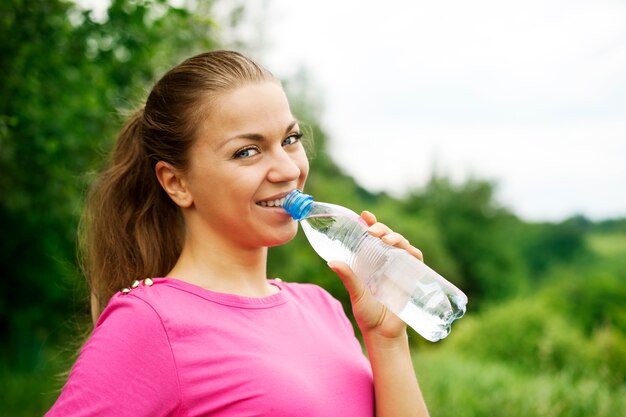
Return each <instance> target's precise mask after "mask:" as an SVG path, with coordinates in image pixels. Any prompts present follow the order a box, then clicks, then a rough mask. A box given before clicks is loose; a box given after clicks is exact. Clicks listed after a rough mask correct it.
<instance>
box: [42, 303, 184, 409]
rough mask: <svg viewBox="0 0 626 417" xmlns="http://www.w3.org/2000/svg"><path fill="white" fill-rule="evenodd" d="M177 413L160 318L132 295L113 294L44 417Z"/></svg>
mask: <svg viewBox="0 0 626 417" xmlns="http://www.w3.org/2000/svg"><path fill="white" fill-rule="evenodd" d="M182 414H183V413H182V405H181V391H180V386H179V380H178V374H177V369H176V364H175V360H174V357H173V354H172V349H171V346H170V343H169V339H168V335H167V333H166V330H165V329H164V327H163V324H162V322H161V318H160V317H159V315H158V314H157V312H155V311H154V310H153V308H152V307H151V306H150V305H148V304H147V303H146V302H144V301H143V300H141V299H139V298H137V297H135V296H133V295H132V294H128V295H122V294H118V295H115V296H114V297H113V298H112V300H111V302H110V303H109V306H108V307H107V309H106V310H105V312H104V313H103V315H102V316H101V317H100V319H99V320H98V323H97V325H96V328H95V329H94V332H93V334H92V336H91V337H90V339H89V341H88V342H87V343H86V344H85V346H84V347H83V348H82V350H81V352H80V356H79V358H78V360H77V361H76V363H75V364H74V366H73V368H72V370H71V372H70V375H69V378H68V381H67V383H66V385H65V387H64V388H63V390H62V392H61V395H60V396H59V398H58V399H57V401H56V403H55V404H54V406H53V407H52V409H51V410H50V411H49V412H48V413H47V414H46V417H56V416H64V417H74V416H119V417H123V416H133V417H140V416H178V415H182Z"/></svg>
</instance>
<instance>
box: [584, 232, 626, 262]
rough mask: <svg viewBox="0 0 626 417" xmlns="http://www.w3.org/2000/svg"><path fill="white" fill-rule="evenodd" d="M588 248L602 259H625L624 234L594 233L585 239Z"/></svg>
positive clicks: (625, 235)
mask: <svg viewBox="0 0 626 417" xmlns="http://www.w3.org/2000/svg"><path fill="white" fill-rule="evenodd" d="M587 243H588V245H589V248H590V249H591V250H592V251H593V252H595V253H597V254H599V255H601V256H604V257H607V258H616V257H619V258H621V259H622V260H623V259H624V258H626V233H617V232H613V233H594V234H591V235H590V236H589V237H588V238H587Z"/></svg>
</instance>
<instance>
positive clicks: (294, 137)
mask: <svg viewBox="0 0 626 417" xmlns="http://www.w3.org/2000/svg"><path fill="white" fill-rule="evenodd" d="M300 139H302V133H294V134H292V135H289V136H287V137H286V138H285V139H283V143H282V145H283V146H288V145H293V144H294V143H296V142H298V141H299V140H300Z"/></svg>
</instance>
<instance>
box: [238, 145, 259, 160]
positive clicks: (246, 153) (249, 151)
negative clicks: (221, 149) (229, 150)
mask: <svg viewBox="0 0 626 417" xmlns="http://www.w3.org/2000/svg"><path fill="white" fill-rule="evenodd" d="M258 153H259V150H258V149H257V148H255V147H250V148H243V149H240V150H238V151H237V152H235V154H234V155H233V158H234V159H245V158H250V157H252V156H254V155H256V154H258Z"/></svg>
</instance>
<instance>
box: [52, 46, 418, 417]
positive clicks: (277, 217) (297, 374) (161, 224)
mask: <svg viewBox="0 0 626 417" xmlns="http://www.w3.org/2000/svg"><path fill="white" fill-rule="evenodd" d="M301 136H302V134H301V133H300V128H299V126H298V122H297V121H296V120H295V119H294V117H293V115H292V114H291V111H290V108H289V104H288V102H287V99H286V97H285V94H284V92H283V90H282V88H281V86H280V83H279V82H278V81H277V80H276V79H274V77H273V76H272V75H271V74H270V73H269V72H268V71H267V70H265V69H264V68H262V67H260V66H259V65H257V64H256V63H254V62H253V61H251V60H249V59H248V58H246V57H244V56H242V55H240V54H238V53H236V52H229V51H215V52H210V53H205V54H201V55H198V56H195V57H192V58H190V59H188V60H187V61H185V62H183V63H182V64H180V65H178V66H177V67H175V68H173V69H172V70H170V71H169V72H168V73H167V74H165V76H164V77H163V78H162V79H161V80H160V81H159V82H158V83H157V84H156V85H155V86H154V88H153V90H152V91H151V93H150V95H149V96H148V99H147V101H146V103H145V106H144V107H143V108H142V109H140V110H139V111H137V112H136V113H135V114H134V115H133V116H132V117H131V118H130V120H129V121H128V122H127V123H126V125H125V126H124V128H123V129H122V131H121V133H120V135H119V137H118V139H117V142H116V145H115V148H114V150H113V155H112V161H111V164H110V166H109V167H108V169H107V170H106V171H105V172H103V174H102V175H101V177H100V179H99V180H98V181H97V182H96V183H95V185H94V188H93V190H92V192H91V193H90V195H89V199H88V205H87V209H86V213H85V216H84V219H83V230H84V240H83V252H84V254H85V266H86V275H87V277H88V279H89V283H90V287H91V290H92V313H93V319H94V322H95V328H94V331H93V333H92V335H91V337H90V338H89V340H88V341H87V343H86V344H85V346H84V347H83V349H82V350H81V353H80V356H79V358H78V360H77V362H76V363H75V365H74V367H73V368H72V371H71V373H70V376H69V379H68V381H67V383H66V385H65V387H64V388H63V391H62V392H61V395H60V397H59V399H58V400H57V402H56V403H55V405H54V406H53V407H52V409H51V410H50V411H49V413H48V414H47V415H48V416H61V415H62V416H83V415H84V416H87V415H89V416H91V415H93V416H96V415H97V416H105V415H114V416H134V417H137V416H209V415H210V416H342V417H347V416H350V417H356V416H372V415H376V416H377V417H381V416H393V417H398V416H404V415H407V416H408V415H410V416H425V415H427V411H426V406H425V404H424V401H423V398H422V395H421V393H420V390H419V387H418V384H417V381H416V378H415V375H414V372H413V367H412V364H411V358H410V355H409V347H408V340H407V335H406V329H405V325H404V324H403V322H402V321H401V320H399V319H398V318H397V317H395V316H394V315H393V314H390V313H389V312H388V311H387V310H386V309H385V308H384V307H383V306H382V305H381V304H379V303H378V302H377V301H375V300H374V299H373V298H372V297H371V295H370V294H369V292H367V291H366V290H365V288H364V287H363V285H362V284H361V283H360V282H359V280H358V279H357V278H356V277H355V276H354V274H353V273H352V271H351V270H350V268H349V267H348V266H347V265H346V264H343V263H341V262H333V263H331V264H329V266H330V267H331V268H332V269H333V270H334V271H335V272H337V274H338V275H339V276H340V278H341V279H342V281H343V282H344V284H345V285H346V287H347V289H348V291H349V293H350V297H351V300H352V307H353V311H354V315H355V317H356V320H357V322H358V325H359V328H360V330H361V332H362V333H363V338H364V341H365V344H366V348H367V351H368V357H369V359H367V358H366V357H365V356H364V355H363V354H362V351H361V348H360V345H359V343H358V341H357V339H356V338H355V337H354V333H353V330H352V327H351V326H350V323H349V321H348V320H347V318H346V316H345V314H344V312H343V310H342V308H341V305H340V304H339V302H338V301H336V300H335V299H333V298H332V297H331V296H330V295H329V294H328V293H326V292H325V291H324V290H322V289H321V288H319V287H317V286H314V285H311V284H296V283H286V282H282V281H280V280H268V279H267V277H266V259H267V248H268V247H270V246H275V245H280V244H283V243H286V242H288V241H289V240H290V239H292V238H293V237H294V235H295V234H296V231H297V223H296V222H295V221H293V220H292V219H291V218H290V216H289V215H288V214H287V213H286V212H285V211H284V210H283V209H282V208H280V207H277V205H279V202H280V199H281V198H283V197H284V196H285V195H286V194H287V193H289V192H290V191H292V190H293V189H302V188H303V187H304V183H305V181H306V178H307V175H308V170H309V166H308V161H307V158H306V154H305V151H304V148H303V146H302V143H301V141H300V139H301ZM269 202H271V203H269ZM362 217H363V219H364V220H365V221H366V222H367V223H368V224H369V225H370V226H371V227H370V233H371V234H372V235H374V236H378V237H381V238H382V239H383V240H385V241H386V242H388V243H390V244H393V245H396V246H398V247H401V248H405V249H407V250H408V251H410V252H411V253H412V254H414V255H415V256H417V257H418V258H421V253H420V252H419V251H418V250H417V249H415V248H414V247H412V246H410V244H409V243H408V242H407V241H406V239H404V238H402V236H400V235H398V234H397V233H393V232H392V231H391V230H389V228H387V227H386V226H384V225H383V224H381V223H377V222H376V219H375V217H374V216H373V215H372V214H371V213H368V212H364V213H363V215H362ZM145 277H150V278H145ZM157 277H164V278H157ZM133 280H135V281H133ZM122 288H123V289H122ZM120 289H122V290H121V291H120Z"/></svg>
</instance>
